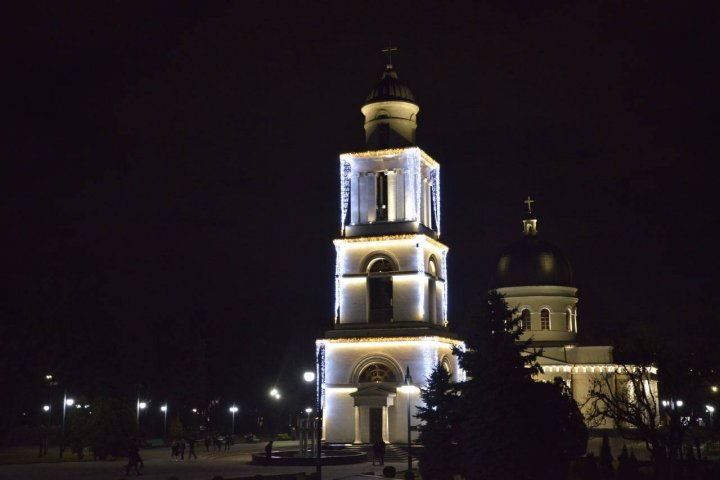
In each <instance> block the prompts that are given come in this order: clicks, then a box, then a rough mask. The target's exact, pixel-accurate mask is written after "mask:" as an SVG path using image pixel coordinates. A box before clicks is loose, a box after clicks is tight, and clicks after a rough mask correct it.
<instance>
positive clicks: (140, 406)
mask: <svg viewBox="0 0 720 480" xmlns="http://www.w3.org/2000/svg"><path fill="white" fill-rule="evenodd" d="M146 408H147V403H146V402H141V401H140V397H138V400H137V408H136V412H137V416H136V419H135V420H136V422H137V425H138V426H140V410H145V409H146Z"/></svg>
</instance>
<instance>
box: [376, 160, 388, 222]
mask: <svg viewBox="0 0 720 480" xmlns="http://www.w3.org/2000/svg"><path fill="white" fill-rule="evenodd" d="M375 182H376V184H375V208H376V213H375V220H376V221H378V222H385V221H387V219H388V176H387V172H378V174H377V176H376V177H375Z"/></svg>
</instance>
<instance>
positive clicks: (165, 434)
mask: <svg viewBox="0 0 720 480" xmlns="http://www.w3.org/2000/svg"><path fill="white" fill-rule="evenodd" d="M160 411H161V412H163V416H164V418H163V438H164V439H167V402H165V405H161V406H160Z"/></svg>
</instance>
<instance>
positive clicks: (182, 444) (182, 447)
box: [180, 438, 185, 461]
mask: <svg viewBox="0 0 720 480" xmlns="http://www.w3.org/2000/svg"><path fill="white" fill-rule="evenodd" d="M180 460H181V461H182V460H185V440H183V439H182V438H181V439H180Z"/></svg>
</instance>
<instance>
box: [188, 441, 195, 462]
mask: <svg viewBox="0 0 720 480" xmlns="http://www.w3.org/2000/svg"><path fill="white" fill-rule="evenodd" d="M192 457H195V460H197V454H196V453H195V439H194V438H191V439H190V440H188V460H190V459H191V458H192Z"/></svg>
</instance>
